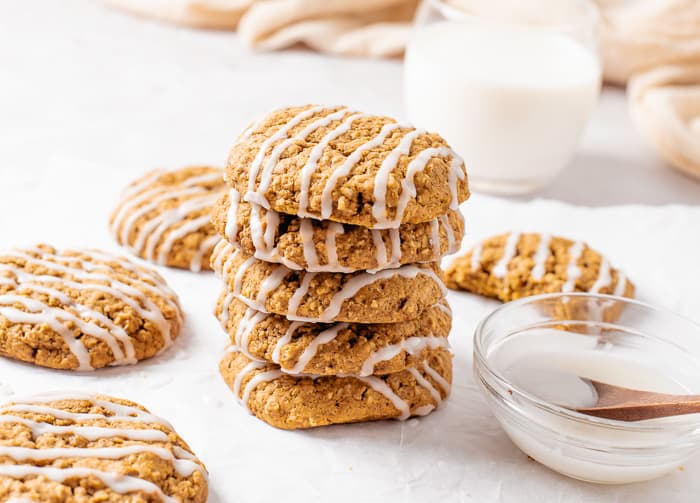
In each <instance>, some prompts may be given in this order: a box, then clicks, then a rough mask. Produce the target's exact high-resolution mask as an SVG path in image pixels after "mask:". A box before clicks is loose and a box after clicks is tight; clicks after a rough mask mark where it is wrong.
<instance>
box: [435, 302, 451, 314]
mask: <svg viewBox="0 0 700 503" xmlns="http://www.w3.org/2000/svg"><path fill="white" fill-rule="evenodd" d="M433 307H436V308H437V309H439V310H440V311H442V312H443V313H445V314H447V315H448V316H452V308H451V307H450V305H449V304H448V303H447V301H443V302H438V303H437V304H435V306H433Z"/></svg>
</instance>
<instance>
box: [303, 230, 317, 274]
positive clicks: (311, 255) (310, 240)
mask: <svg viewBox="0 0 700 503" xmlns="http://www.w3.org/2000/svg"><path fill="white" fill-rule="evenodd" d="M299 235H300V236H301V243H302V245H303V247H304V260H306V265H307V266H308V268H309V270H312V269H314V268H318V265H319V264H318V253H317V252H316V245H315V244H314V227H313V223H312V221H311V220H309V219H308V218H303V219H301V225H300V226H299Z"/></svg>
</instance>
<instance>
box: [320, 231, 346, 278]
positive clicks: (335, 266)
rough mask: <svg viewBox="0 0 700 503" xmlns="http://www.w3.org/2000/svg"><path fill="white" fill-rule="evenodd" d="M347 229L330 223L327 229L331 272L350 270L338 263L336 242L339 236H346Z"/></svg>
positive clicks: (328, 266)
mask: <svg viewBox="0 0 700 503" xmlns="http://www.w3.org/2000/svg"><path fill="white" fill-rule="evenodd" d="M344 233H345V227H343V224H341V223H338V222H330V223H329V224H328V227H327V228H326V243H325V244H326V259H327V266H326V267H327V268H328V269H329V270H340V269H342V270H349V268H347V267H341V266H340V264H339V263H338V248H337V246H336V243H335V240H336V237H337V236H338V234H344Z"/></svg>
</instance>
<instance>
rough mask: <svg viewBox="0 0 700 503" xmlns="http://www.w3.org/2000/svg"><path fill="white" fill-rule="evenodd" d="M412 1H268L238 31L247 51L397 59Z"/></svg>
mask: <svg viewBox="0 0 700 503" xmlns="http://www.w3.org/2000/svg"><path fill="white" fill-rule="evenodd" d="M417 3H418V2H417V0H352V1H348V0H268V1H262V2H257V3H255V4H254V5H253V6H252V7H251V9H250V10H249V11H248V12H247V13H246V14H245V16H243V18H242V19H241V23H240V25H239V28H238V31H239V34H240V36H241V38H242V39H243V40H244V41H245V42H247V43H248V44H249V45H250V46H251V47H257V48H262V49H281V48H284V47H289V46H292V45H295V44H297V43H302V44H304V45H307V46H309V47H311V48H312V49H315V50H317V51H321V52H327V53H331V54H342V55H351V56H375V57H388V56H400V55H401V54H402V53H403V50H404V47H405V45H406V41H407V40H408V36H409V33H410V21H411V19H412V18H413V14H414V12H415V9H416V5H417Z"/></svg>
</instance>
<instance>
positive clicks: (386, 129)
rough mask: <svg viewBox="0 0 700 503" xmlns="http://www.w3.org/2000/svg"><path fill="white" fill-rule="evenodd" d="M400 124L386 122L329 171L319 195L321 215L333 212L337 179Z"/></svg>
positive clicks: (328, 215) (346, 173)
mask: <svg viewBox="0 0 700 503" xmlns="http://www.w3.org/2000/svg"><path fill="white" fill-rule="evenodd" d="M400 127H401V126H400V125H399V124H397V123H390V124H386V125H384V126H383V127H382V129H381V130H380V131H379V134H378V135H377V136H375V137H374V138H372V139H371V140H370V141H368V142H367V143H364V144H362V145H360V146H359V147H358V148H357V149H356V150H355V151H354V152H353V153H352V154H350V155H349V156H348V158H347V159H346V160H345V162H344V163H343V164H342V165H341V166H340V167H339V168H337V169H335V170H334V171H333V173H331V176H329V177H328V180H327V181H326V185H325V186H324V188H323V193H322V195H321V217H322V218H325V219H328V218H330V216H331V214H332V213H333V190H334V189H335V187H336V185H338V180H340V179H341V178H343V177H345V176H347V175H348V174H349V173H350V171H352V168H354V167H355V166H356V165H357V163H358V162H360V159H362V154H363V153H364V152H366V151H367V150H371V149H373V148H375V147H378V146H380V145H381V144H382V143H384V141H385V140H386V139H387V137H388V136H389V134H391V132H392V131H394V130H395V129H398V128H400Z"/></svg>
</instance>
